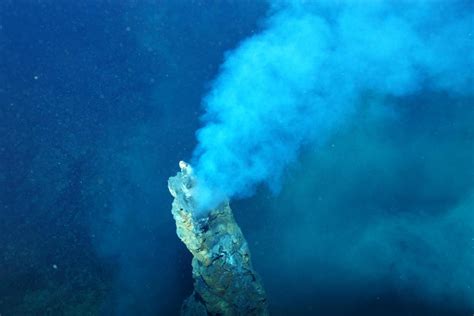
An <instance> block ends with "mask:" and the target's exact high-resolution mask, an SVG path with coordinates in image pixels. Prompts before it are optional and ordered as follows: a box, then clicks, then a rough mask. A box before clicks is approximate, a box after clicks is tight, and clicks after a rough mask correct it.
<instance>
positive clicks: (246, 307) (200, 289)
mask: <svg viewBox="0 0 474 316" xmlns="http://www.w3.org/2000/svg"><path fill="white" fill-rule="evenodd" d="M179 166H180V168H181V171H180V172H178V173H177V175H176V176H175V177H171V178H169V180H168V188H169V190H170V192H171V195H173V197H174V201H173V204H172V210H171V212H172V214H173V217H174V219H175V221H176V232H177V234H178V237H179V238H180V239H181V241H182V242H183V243H184V244H185V245H186V247H187V248H188V249H189V251H190V252H191V253H192V254H193V256H194V258H193V260H192V267H193V278H194V292H193V293H192V294H191V295H190V296H189V297H188V298H187V299H186V300H185V301H184V303H183V305H182V308H181V315H188V316H190V315H192V316H198V315H199V316H200V315H203V316H205V315H225V316H230V315H268V311H267V303H266V298H265V290H264V289H263V286H262V284H261V282H260V279H259V277H258V275H257V273H256V272H255V271H254V270H253V268H252V264H251V261H250V251H249V248H248V245H247V242H246V241H245V239H244V236H243V234H242V231H241V230H240V228H239V226H237V223H236V222H235V219H234V216H233V215H232V210H231V208H230V206H229V203H228V202H224V203H222V204H221V205H219V206H218V207H217V208H215V209H213V210H211V211H209V212H207V213H206V215H205V216H203V217H198V216H197V215H196V205H195V201H194V200H193V187H194V186H195V184H196V179H195V178H194V176H193V173H192V168H191V166H189V165H188V164H187V163H185V162H184V161H180V162H179Z"/></svg>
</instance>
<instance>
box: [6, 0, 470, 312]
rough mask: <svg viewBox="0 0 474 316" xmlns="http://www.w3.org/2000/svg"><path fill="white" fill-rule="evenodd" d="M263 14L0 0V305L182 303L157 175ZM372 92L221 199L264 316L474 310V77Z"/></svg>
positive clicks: (188, 287)
mask: <svg viewBox="0 0 474 316" xmlns="http://www.w3.org/2000/svg"><path fill="white" fill-rule="evenodd" d="M463 5H465V6H466V8H467V9H468V10H470V9H472V5H469V3H468V2H467V4H466V3H464V4H463ZM268 15H269V5H268V4H267V3H266V2H259V1H257V2H255V1H223V2H208V1H181V0H180V1H92V0H87V1H67V0H61V1H35V0H29V1H27V0H24V1H23V0H21V1H13V0H11V1H10V0H4V1H1V2H0V135H1V136H0V315H5V316H9V315H175V314H177V313H178V311H179V308H180V305H181V303H182V301H183V299H184V298H185V297H186V296H187V295H189V294H190V292H191V291H192V277H191V264H190V262H191V255H190V254H189V253H188V252H187V250H186V248H185V247H184V245H182V244H181V242H180V241H179V239H178V238H177V236H176V233H175V224H174V222H173V219H172V216H171V213H170V209H171V201H172V200H171V196H170V195H169V193H168V189H167V184H166V181H167V179H168V177H169V176H172V175H174V174H175V173H176V172H177V170H178V166H177V162H178V161H179V160H181V159H188V158H189V157H191V156H192V153H193V150H194V148H195V146H196V138H195V132H196V130H197V129H198V128H199V127H200V126H201V125H202V124H203V123H202V121H201V120H200V116H201V115H202V114H203V109H202V106H201V100H202V98H203V96H204V95H205V94H206V93H207V92H208V91H209V89H210V86H211V84H210V83H211V81H212V80H213V79H214V78H215V77H216V76H217V75H218V72H219V66H220V65H221V64H222V62H223V61H224V59H225V56H226V52H228V51H229V50H231V49H234V48H236V47H237V46H238V45H239V43H240V42H241V41H242V40H243V39H245V38H247V37H248V36H251V35H253V34H256V33H258V32H259V31H260V30H261V29H262V28H263V22H262V21H263V19H264V18H265V17H266V16H268ZM467 32H471V33H472V29H471V30H470V31H469V30H466V33H467ZM472 40H473V38H472V36H471V37H470V41H471V42H472ZM471 53H472V54H473V55H474V52H472V51H471ZM453 80H454V79H453ZM471 84H472V81H471ZM377 98H379V96H375V97H370V96H369V97H367V99H368V100H369V101H370V100H372V101H373V99H377ZM380 98H382V97H380ZM369 101H367V104H365V106H361V107H360V108H358V109H357V110H356V111H355V112H356V113H354V114H353V118H354V119H352V120H351V121H350V122H348V123H345V124H344V126H341V127H339V128H337V129H336V131H334V133H332V134H331V135H329V136H327V139H326V140H325V141H324V142H323V143H322V144H321V145H320V146H319V147H318V150H313V149H310V148H303V150H302V151H301V153H300V157H299V159H298V161H297V162H294V163H292V164H291V165H290V166H289V167H288V168H286V169H285V173H284V176H283V177H284V178H283V181H282V185H281V188H280V190H279V191H278V193H276V194H275V193H272V192H270V190H267V189H266V188H265V187H259V189H258V191H257V193H256V194H255V195H254V196H253V197H251V198H247V199H243V200H235V201H234V202H233V203H232V207H233V209H234V212H235V215H236V218H237V221H238V222H239V224H240V225H241V228H242V230H243V232H244V234H245V235H246V238H247V240H248V242H249V245H250V248H251V251H252V255H253V263H254V266H255V268H256V270H257V271H258V272H259V274H260V275H261V276H262V279H263V283H264V285H265V287H266V290H267V293H268V297H269V306H270V311H271V313H272V314H273V315H471V314H472V313H473V312H474V98H473V93H472V87H471V90H470V91H469V90H468V91H467V93H464V94H461V95H458V94H453V93H449V92H445V91H430V90H426V91H425V90H423V89H420V90H417V91H415V92H413V93H410V94H408V95H405V96H403V97H387V98H386V99H384V102H383V103H384V106H381V107H374V106H372V105H371V104H372V103H371V102H369Z"/></svg>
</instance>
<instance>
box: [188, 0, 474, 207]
mask: <svg viewBox="0 0 474 316" xmlns="http://www.w3.org/2000/svg"><path fill="white" fill-rule="evenodd" d="M469 6H471V7H472V4H469V3H463V2H449V3H448V2H446V3H444V2H436V1H426V2H415V1H406V2H404V1H402V2H400V1H393V2H391V1H387V2H383V3H382V2H379V1H351V2H344V3H342V2H337V1H322V2H320V3H317V4H316V3H312V2H311V3H304V2H300V1H278V2H276V3H273V5H272V12H273V14H271V15H270V17H269V18H268V19H267V21H265V24H264V27H263V30H262V31H261V32H260V33H258V34H256V35H254V36H252V37H250V38H248V39H246V40H244V41H243V42H242V43H241V44H240V46H239V47H238V48H237V49H235V50H234V51H232V52H230V53H229V54H228V55H227V56H226V60H225V62H224V64H223V65H222V67H221V70H220V74H219V75H218V77H217V78H216V80H215V81H214V83H213V85H212V88H211V90H210V92H209V93H208V95H207V96H206V97H205V99H204V102H203V103H204V108H205V111H206V113H205V115H204V117H203V122H204V127H202V128H201V129H200V130H199V131H198V132H197V138H198V146H197V148H196V150H195V152H194V155H193V164H194V165H195V172H196V175H197V178H198V179H199V186H198V188H197V189H198V190H199V191H200V192H199V194H198V195H196V196H197V198H198V203H199V206H200V209H202V210H206V209H209V208H211V207H213V206H215V205H216V204H218V203H220V202H221V201H222V200H223V199H224V198H226V197H229V198H233V197H245V196H249V195H251V194H252V193H253V192H254V190H255V188H256V186H257V185H259V184H260V183H266V184H267V185H268V186H269V187H270V188H271V189H273V190H277V189H278V188H279V182H280V178H281V176H282V173H283V171H284V168H285V166H287V165H288V164H289V163H291V162H292V161H295V160H296V158H297V156H298V152H299V150H300V149H301V148H302V146H305V145H306V144H309V143H311V144H318V143H320V142H321V141H324V139H325V138H326V137H327V136H328V135H330V134H331V133H332V132H334V130H335V129H337V128H338V126H341V124H342V123H343V122H344V121H346V120H347V118H348V117H349V116H350V115H351V112H352V111H353V109H354V107H355V106H357V103H358V102H360V97H361V96H362V95H363V94H367V93H371V94H377V95H384V96H393V97H402V96H406V95H409V94H413V93H416V92H417V91H419V90H421V89H431V90H441V91H447V92H448V93H454V94H469V93H472V92H473V72H472V69H474V68H473V67H474V61H473V59H474V58H473V52H474V44H473V42H474V41H473V34H472V29H473V27H474V25H473V21H474V13H473V12H474V11H473V10H469Z"/></svg>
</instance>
